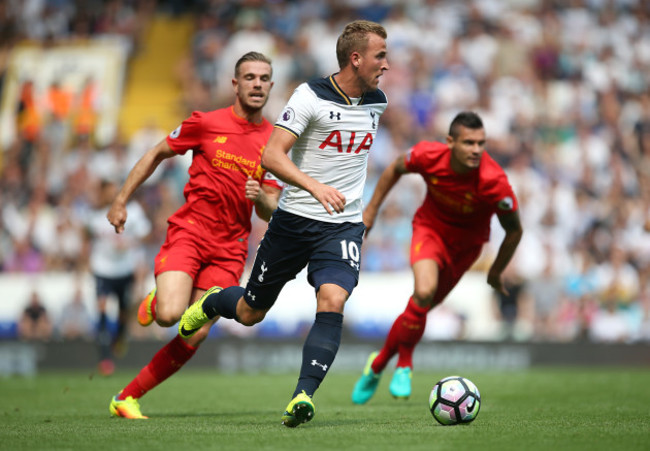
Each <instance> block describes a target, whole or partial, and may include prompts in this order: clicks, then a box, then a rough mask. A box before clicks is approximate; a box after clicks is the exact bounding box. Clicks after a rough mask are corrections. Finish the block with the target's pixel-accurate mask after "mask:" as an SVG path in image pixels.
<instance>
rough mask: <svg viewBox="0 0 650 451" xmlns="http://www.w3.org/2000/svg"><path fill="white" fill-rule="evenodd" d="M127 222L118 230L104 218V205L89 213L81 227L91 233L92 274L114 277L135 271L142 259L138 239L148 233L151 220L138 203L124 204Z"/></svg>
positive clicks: (142, 251)
mask: <svg viewBox="0 0 650 451" xmlns="http://www.w3.org/2000/svg"><path fill="white" fill-rule="evenodd" d="M126 212H127V222H126V225H125V227H124V231H123V232H122V233H119V234H118V233H115V229H114V228H113V226H112V225H111V224H110V223H109V222H108V220H107V219H106V214H107V213H108V207H105V208H100V209H96V210H93V211H91V212H89V214H88V217H87V218H85V226H86V228H87V229H88V232H89V233H90V234H91V236H92V247H91V251H90V270H91V271H92V273H93V274H94V275H96V276H100V277H106V278H109V279H117V278H120V277H126V276H128V275H131V274H133V273H134V272H135V270H136V266H137V265H138V264H139V263H140V262H142V261H143V260H144V248H143V245H142V242H141V240H142V239H143V238H144V237H146V236H147V235H148V234H149V232H151V227H152V226H151V222H149V219H148V218H147V216H146V214H145V212H144V210H143V209H142V207H141V206H140V204H139V203H137V202H135V201H131V202H129V203H127V204H126Z"/></svg>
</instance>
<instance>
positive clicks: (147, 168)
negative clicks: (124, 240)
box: [106, 139, 176, 233]
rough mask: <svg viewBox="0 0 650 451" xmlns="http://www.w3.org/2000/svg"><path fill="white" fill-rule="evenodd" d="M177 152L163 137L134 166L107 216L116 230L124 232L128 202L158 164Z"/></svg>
mask: <svg viewBox="0 0 650 451" xmlns="http://www.w3.org/2000/svg"><path fill="white" fill-rule="evenodd" d="M174 155H176V153H175V152H174V151H173V150H171V149H170V148H169V145H168V144H167V140H166V139H163V140H162V141H160V142H159V143H158V144H156V145H155V146H154V147H153V148H151V149H149V150H148V151H147V152H146V153H145V154H144V155H143V156H142V158H140V159H139V160H138V162H137V163H136V164H135V166H133V168H132V169H131V172H129V175H128V176H127V177H126V181H125V182H124V185H122V188H121V189H120V192H119V193H117V196H115V200H113V203H112V204H111V208H110V210H108V214H107V215H106V218H108V222H110V223H111V224H112V225H113V227H115V232H117V233H122V232H123V231H124V224H125V223H126V204H127V202H128V201H129V199H130V198H131V196H132V195H133V193H134V192H135V190H136V189H138V187H139V186H140V185H142V184H143V183H144V181H145V180H147V179H148V178H149V176H151V174H153V171H155V170H156V168H157V167H158V165H159V164H160V163H161V162H162V161H163V160H165V159H167V158H170V157H173V156H174Z"/></svg>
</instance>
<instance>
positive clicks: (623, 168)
mask: <svg viewBox="0 0 650 451" xmlns="http://www.w3.org/2000/svg"><path fill="white" fill-rule="evenodd" d="M155 14H167V15H172V16H180V15H188V14H189V15H192V16H193V18H194V20H195V33H194V36H193V38H192V42H191V48H188V49H187V57H186V58H185V59H183V60H181V61H178V63H177V65H175V66H174V67H170V70H174V71H175V72H176V73H177V74H178V83H179V84H180V86H182V88H183V89H182V97H181V98H180V99H179V103H180V104H181V105H182V108H183V111H184V113H185V116H187V115H189V114H190V113H191V111H193V110H204V111H205V110H210V109H214V108H218V107H223V106H226V105H229V104H230V103H231V102H232V100H233V96H232V88H231V82H230V80H231V78H232V72H233V67H234V63H235V61H236V60H237V58H239V56H241V55H242V54H243V53H245V52H246V51H248V50H257V51H260V52H262V53H265V54H266V55H268V56H270V57H271V58H272V60H273V70H274V73H273V78H274V81H275V86H274V88H273V91H272V97H271V99H270V101H269V104H268V105H267V108H266V116H267V117H268V119H269V120H270V121H271V122H274V121H275V118H276V116H277V114H278V113H279V111H280V109H281V108H282V106H283V105H284V103H285V101H286V100H287V99H288V97H289V96H290V94H291V92H292V91H293V89H294V88H295V87H296V86H297V85H298V84H299V83H301V82H303V81H305V80H307V79H310V78H312V77H317V76H324V75H329V74H332V73H334V72H336V71H337V69H338V67H337V65H336V58H335V51H334V49H335V42H336V37H337V36H338V35H339V33H340V32H341V30H342V28H343V27H344V25H345V24H346V23H347V22H349V21H351V20H353V19H357V18H365V19H369V20H373V21H377V22H380V23H381V24H382V25H383V26H384V27H385V28H386V30H387V32H388V40H387V42H388V49H389V63H390V65H391V68H390V70H389V71H388V72H386V73H385V74H384V76H383V77H382V79H381V81H380V87H381V89H382V90H383V91H384V92H386V94H387V96H388V100H389V107H388V109H387V110H386V113H385V115H383V116H382V119H381V126H380V127H379V131H378V134H377V139H376V141H375V142H374V145H373V148H372V150H371V155H370V163H369V164H370V166H369V174H368V184H367V189H366V196H368V198H369V196H370V195H371V194H372V191H373V188H374V185H375V183H376V181H377V178H378V177H379V175H380V174H381V172H382V170H383V169H384V168H385V167H386V166H387V165H388V164H389V163H390V162H392V161H393V160H394V159H395V158H396V157H397V156H398V155H400V154H402V153H404V152H406V151H407V150H408V148H409V147H410V146H412V145H413V144H415V143H416V142H418V141H420V140H438V141H444V139H445V135H446V133H447V127H448V124H449V122H450V120H451V119H452V118H453V116H454V115H455V114H456V113H457V112H459V111H461V110H474V111H476V112H477V113H479V114H480V115H481V117H482V118H483V120H484V124H485V127H486V131H487V136H488V144H487V150H488V152H489V153H490V155H491V156H492V157H493V158H495V159H496V160H497V161H498V162H499V163H500V164H501V165H502V166H503V167H504V168H505V169H506V172H507V173H508V175H509V177H510V181H511V183H512V185H513V188H514V190H515V193H516V194H517V196H518V199H519V203H520V208H521V218H522V221H523V225H524V238H523V241H522V243H521V245H520V247H519V249H518V251H517V254H516V256H515V259H514V261H513V263H512V264H511V265H510V267H509V269H508V271H507V283H508V287H509V290H510V294H509V295H508V296H495V297H494V300H493V301H494V315H495V319H496V320H498V321H501V322H502V324H503V325H504V328H503V333H502V336H501V338H510V339H516V340H539V341H574V340H591V341H596V342H636V341H650V280H649V279H650V278H649V276H650V3H648V2H646V1H643V0H571V1H546V0H510V1H499V0H474V1H467V2H458V1H453V0H412V1H407V2H403V1H398V0H310V1H304V2H302V1H289V0H267V1H264V0H239V1H235V0H233V1H226V0H221V1H219V0H202V1H201V0H199V1H191V2H183V1H154V0H143V1H137V0H131V1H128V0H106V1H100V0H91V1H83V2H82V1H74V0H7V1H4V2H0V23H2V26H1V27H0V73H2V74H4V70H5V69H6V62H7V58H8V55H9V54H10V52H11V49H12V48H13V47H14V46H15V45H16V44H18V43H20V42H21V41H23V40H30V41H36V42H40V43H42V45H43V46H51V45H57V44H58V43H64V42H72V41H74V40H78V39H93V38H97V37H101V36H102V35H105V34H119V35H123V36H124V37H126V38H127V39H128V40H129V41H130V42H131V44H132V46H131V48H132V56H133V55H136V54H137V52H138V51H139V49H140V46H141V45H142V34H143V32H144V30H146V27H147V24H148V23H149V22H150V21H151V20H152V18H153V17H154V15H155ZM127 70H128V69H127ZM56 89H57V87H56V86H53V87H52V88H51V90H50V92H48V93H41V95H42V96H44V97H46V98H44V99H39V100H38V101H36V100H35V98H34V96H35V95H36V94H35V93H34V92H31V91H30V89H29V86H26V87H24V89H23V92H22V93H21V101H20V104H19V105H16V108H17V109H20V111H19V113H20V114H19V116H18V117H19V118H20V120H19V122H18V124H17V130H18V137H17V139H16V142H15V143H13V144H12V146H11V147H10V148H8V149H4V152H3V155H2V160H1V161H2V164H1V175H0V208H1V222H0V268H1V270H2V272H5V273H10V272H42V271H73V272H84V271H88V262H89V254H90V251H89V249H90V245H89V244H90V242H91V241H90V240H91V239H92V237H90V236H88V234H87V233H86V230H85V227H84V218H85V217H86V216H87V215H88V213H89V212H90V211H91V210H92V209H94V208H97V201H98V200H97V195H96V193H97V190H98V189H99V184H100V181H101V180H102V178H103V177H104V176H106V174H107V173H110V174H112V175H113V176H115V175H118V176H119V178H120V179H121V180H123V178H124V177H125V176H126V174H127V173H128V171H129V170H130V168H131V167H132V166H133V164H134V163H135V161H137V159H138V158H139V157H140V156H141V155H142V154H143V152H144V151H145V150H146V149H147V148H148V147H150V146H151V145H153V144H155V143H156V142H157V141H159V140H160V139H162V138H164V136H165V135H166V134H167V133H169V132H170V130H161V129H160V128H159V127H157V125H156V124H154V123H152V124H150V125H149V126H147V127H145V128H143V129H142V130H141V131H139V132H137V133H135V134H134V135H133V136H131V137H129V138H128V139H127V138H125V137H123V136H120V135H119V134H118V136H116V138H115V140H114V141H113V142H112V143H111V144H110V145H108V146H106V147H98V146H97V145H96V143H94V142H93V139H92V134H91V133H89V132H88V126H87V124H85V125H84V121H83V120H80V118H82V117H83V116H82V114H81V113H80V111H83V105H84V99H83V98H82V96H80V98H69V99H67V100H65V101H61V97H60V96H59V97H57V92H56ZM86 95H87V96H88V95H91V93H86ZM57 99H58V100H57ZM86 101H87V103H86V104H85V105H86V106H87V105H89V103H88V99H87V98H86ZM36 104H38V105H42V106H43V107H42V108H41V109H36V108H35V107H34V106H33V105H36ZM30 115H32V116H30ZM181 119H182V118H179V121H180V120H181ZM61 123H66V124H67V125H68V126H67V128H66V130H68V132H67V133H66V135H65V136H63V137H61V136H60V133H59V132H58V131H59V130H60V129H61V128H60V125H61ZM54 147H61V148H60V149H58V148H57V149H54ZM187 164H188V162H187V161H185V160H182V159H180V158H175V159H172V160H171V161H170V162H169V163H168V164H166V165H165V166H164V167H161V168H159V169H158V171H157V173H156V174H155V175H154V176H153V177H152V178H151V180H150V181H149V182H147V184H146V185H145V186H143V187H142V188H141V189H140V190H139V191H138V193H137V199H138V200H139V201H140V202H141V204H142V206H143V208H144V209H145V212H146V214H147V216H148V218H149V219H150V221H151V223H152V225H153V227H152V231H151V233H150V234H149V235H148V236H147V237H146V238H145V240H144V241H143V242H142V249H143V252H142V263H141V268H142V269H141V270H140V271H139V276H138V280H144V277H145V275H146V274H150V273H151V271H152V265H153V257H154V256H155V254H156V253H157V252H158V249H159V246H160V244H161V243H162V241H163V239H164V233H165V229H166V219H167V217H168V216H169V215H170V214H171V213H172V212H173V211H175V209H176V208H177V207H178V206H179V205H180V203H182V202H183V198H182V187H183V185H184V182H185V180H186V177H187V174H186V170H187ZM107 171H108V172H107ZM423 196H424V185H423V183H422V182H421V180H419V179H418V177H416V176H406V177H404V178H403V179H402V180H401V181H400V183H399V184H398V186H397V187H396V188H395V189H394V190H393V192H392V193H391V195H390V197H389V199H388V201H387V202H386V204H385V206H384V208H383V210H382V212H381V213H380V217H379V218H378V220H377V222H376V225H375V227H374V228H373V230H372V233H370V234H369V235H368V237H367V240H366V241H365V243H364V247H363V257H362V259H363V260H362V261H363V266H362V271H367V272H370V271H389V272H392V271H404V270H407V271H408V267H409V264H408V262H409V258H408V250H409V242H410V237H411V218H412V216H413V214H414V212H415V209H416V208H417V207H418V206H419V205H420V203H421V200H422V198H423ZM127 227H128V224H127ZM264 228H265V224H263V223H260V222H255V223H254V231H253V235H252V238H251V240H250V241H251V250H252V251H254V248H255V246H256V245H257V243H258V242H259V239H260V237H261V234H262V233H263V230H264ZM499 233H500V228H499V227H498V226H497V227H493V235H494V236H493V237H492V239H491V241H490V243H488V245H487V246H486V248H485V252H484V254H483V256H482V257H481V259H480V260H479V262H477V264H476V268H475V269H476V270H478V271H483V270H485V269H486V268H487V267H488V266H489V264H490V263H491V261H492V259H493V257H494V254H495V252H496V244H495V243H499V242H500V239H501V237H500V236H499ZM252 253H253V252H251V254H252ZM461 283H462V281H461ZM148 289H149V287H142V288H141V289H140V291H141V292H143V293H144V292H146V291H148ZM407 297H408V293H404V299H406V298H407ZM138 300H139V299H138ZM2 302H8V301H7V300H3V301H2ZM11 302H19V300H15V299H14V300H12V301H11ZM24 302H25V304H27V303H28V300H27V299H26V300H24ZM404 302H405V301H404ZM457 320H460V321H462V318H457ZM55 326H56V322H55ZM49 327H51V325H50V326H49ZM84 333H86V334H91V332H90V331H85V332H84ZM450 338H455V339H462V338H463V337H462V328H459V329H458V332H457V336H455V337H450Z"/></svg>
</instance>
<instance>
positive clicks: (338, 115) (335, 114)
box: [330, 111, 341, 121]
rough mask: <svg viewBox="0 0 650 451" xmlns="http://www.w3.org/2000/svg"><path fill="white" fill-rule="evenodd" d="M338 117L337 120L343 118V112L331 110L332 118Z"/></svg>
mask: <svg viewBox="0 0 650 451" xmlns="http://www.w3.org/2000/svg"><path fill="white" fill-rule="evenodd" d="M334 118H336V120H337V121H340V120H341V113H335V112H334V111H330V119H334Z"/></svg>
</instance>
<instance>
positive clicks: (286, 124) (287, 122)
mask: <svg viewBox="0 0 650 451" xmlns="http://www.w3.org/2000/svg"><path fill="white" fill-rule="evenodd" d="M317 104H318V99H317V97H316V95H315V94H314V92H313V91H312V90H311V89H310V88H309V85H307V83H303V84H301V85H300V86H298V87H297V88H296V90H295V91H294V92H293V94H292V95H291V98H290V99H289V101H288V102H287V104H286V105H285V107H284V108H283V109H282V112H281V113H280V115H279V116H278V119H277V121H276V122H275V126H276V127H278V128H282V129H284V130H286V131H288V132H289V133H291V134H292V135H294V136H295V137H296V138H297V137H298V136H300V135H301V134H302V133H303V132H304V131H305V129H306V128H307V126H308V125H309V123H310V122H311V121H312V119H313V118H314V116H315V114H316V105H317Z"/></svg>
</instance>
